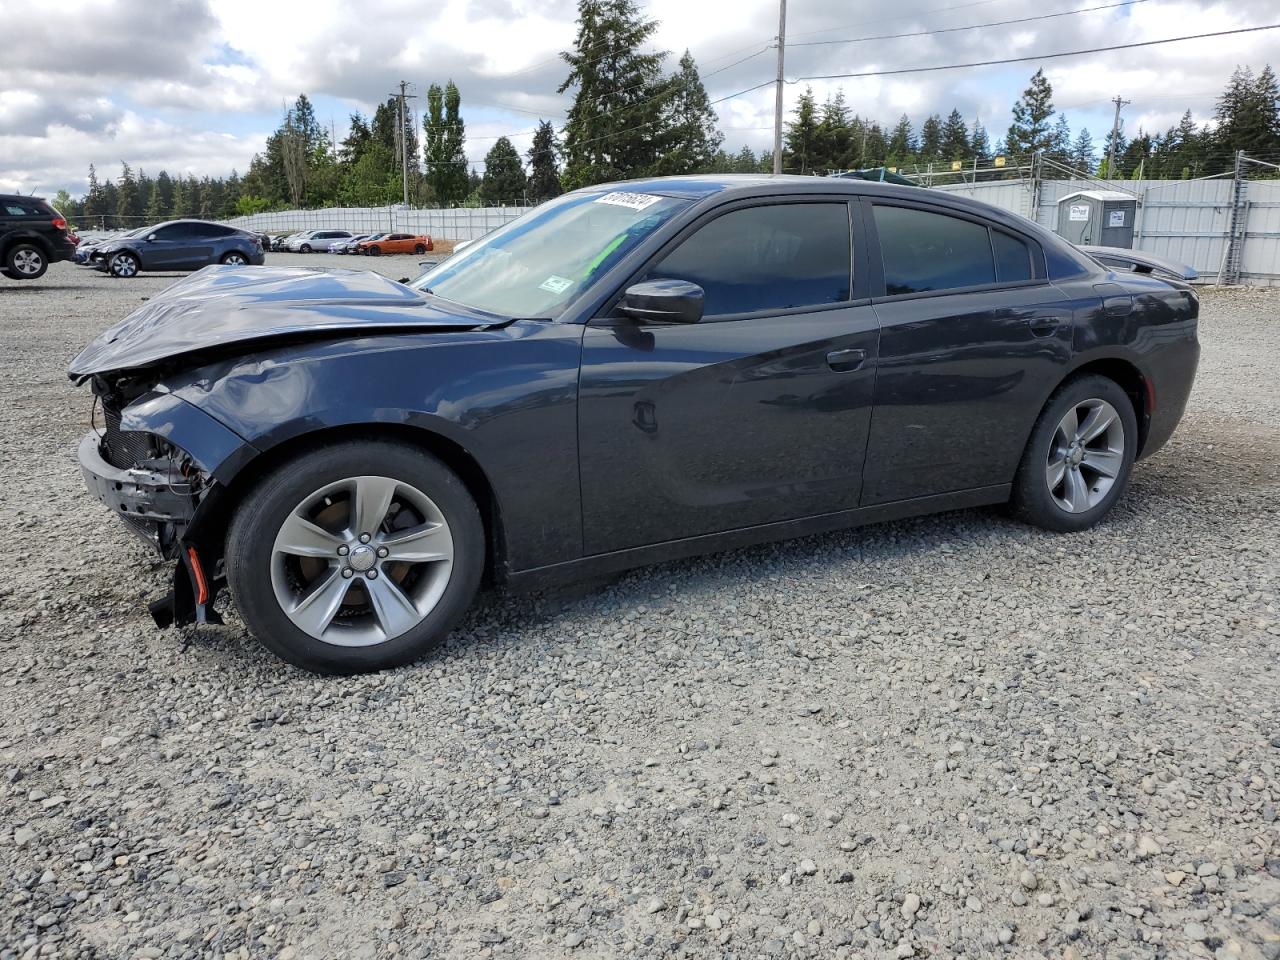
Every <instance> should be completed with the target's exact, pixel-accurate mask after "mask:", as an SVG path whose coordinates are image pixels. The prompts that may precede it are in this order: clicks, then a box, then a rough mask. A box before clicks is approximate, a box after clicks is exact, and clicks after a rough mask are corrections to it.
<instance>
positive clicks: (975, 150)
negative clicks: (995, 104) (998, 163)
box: [969, 120, 992, 167]
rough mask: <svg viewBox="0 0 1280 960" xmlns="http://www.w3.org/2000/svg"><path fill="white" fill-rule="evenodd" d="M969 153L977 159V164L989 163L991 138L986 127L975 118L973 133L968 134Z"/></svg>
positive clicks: (985, 164)
mask: <svg viewBox="0 0 1280 960" xmlns="http://www.w3.org/2000/svg"><path fill="white" fill-rule="evenodd" d="M969 155H970V156H971V157H973V158H974V159H976V160H977V161H978V166H980V167H982V166H987V165H988V164H990V163H991V160H992V156H991V138H990V137H988V136H987V130H986V128H985V127H984V126H983V125H982V124H981V123H979V122H978V121H977V120H975V121H973V133H971V134H970V135H969Z"/></svg>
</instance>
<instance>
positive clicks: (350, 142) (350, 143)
mask: <svg viewBox="0 0 1280 960" xmlns="http://www.w3.org/2000/svg"><path fill="white" fill-rule="evenodd" d="M372 141H373V133H372V132H371V131H370V130H369V122H368V121H367V120H365V118H364V116H363V115H362V114H361V113H360V111H359V110H357V111H356V112H355V113H353V114H351V125H350V126H349V127H348V128H347V135H346V136H345V137H344V138H343V140H342V143H341V144H340V145H339V147H338V159H339V161H340V162H342V163H344V164H346V165H347V166H353V165H354V164H355V163H356V162H357V161H359V159H360V158H361V157H363V156H364V155H365V151H367V150H368V149H369V145H370V143H372Z"/></svg>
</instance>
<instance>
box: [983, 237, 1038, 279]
mask: <svg viewBox="0 0 1280 960" xmlns="http://www.w3.org/2000/svg"><path fill="white" fill-rule="evenodd" d="M991 248H992V249H993V250H995V253H996V279H997V280H998V281H999V282H1000V283H1014V282H1016V281H1018V280H1030V279H1031V278H1032V277H1034V276H1035V273H1034V272H1033V271H1032V269H1031V249H1030V248H1029V247H1028V246H1027V245H1026V244H1025V243H1023V242H1022V241H1021V240H1019V239H1018V238H1017V237H1015V236H1013V235H1012V234H1008V233H1002V232H1001V231H999V230H992V231H991Z"/></svg>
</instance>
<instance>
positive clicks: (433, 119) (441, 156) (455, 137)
mask: <svg viewBox="0 0 1280 960" xmlns="http://www.w3.org/2000/svg"><path fill="white" fill-rule="evenodd" d="M422 129H423V132H424V133H425V135H426V156H427V183H428V184H430V186H431V189H432V192H434V194H435V197H436V201H437V202H438V203H440V204H441V205H442V206H446V207H449V206H453V205H455V204H459V203H461V202H462V201H463V199H465V198H466V196H467V195H468V193H470V192H472V191H470V190H469V189H468V185H467V184H468V180H467V157H466V153H465V144H466V128H465V125H464V124H463V121H462V95H461V94H459V93H458V88H457V87H456V86H455V85H454V83H453V81H452V80H450V81H449V82H448V83H447V84H445V86H444V88H443V89H442V88H441V87H440V85H439V84H436V83H433V84H432V85H431V86H430V87H429V88H428V89H427V112H426V115H425V116H424V117H423V118H422Z"/></svg>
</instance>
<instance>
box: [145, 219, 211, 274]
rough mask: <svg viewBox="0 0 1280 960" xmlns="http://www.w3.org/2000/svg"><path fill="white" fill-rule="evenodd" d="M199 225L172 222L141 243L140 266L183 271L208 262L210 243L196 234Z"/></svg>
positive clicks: (206, 238) (150, 268)
mask: <svg viewBox="0 0 1280 960" xmlns="http://www.w3.org/2000/svg"><path fill="white" fill-rule="evenodd" d="M198 227H200V224H192V223H171V224H169V225H168V226H164V227H161V228H160V229H159V230H157V231H156V232H155V233H153V234H152V235H151V236H153V237H155V239H154V240H146V241H144V242H143V243H142V244H141V253H142V255H143V266H145V267H146V268H147V269H149V270H186V269H189V268H190V267H193V266H204V264H206V263H208V262H209V254H210V252H211V251H212V249H213V247H212V242H211V240H210V239H209V238H208V237H202V236H198V235H197V228H198Z"/></svg>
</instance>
